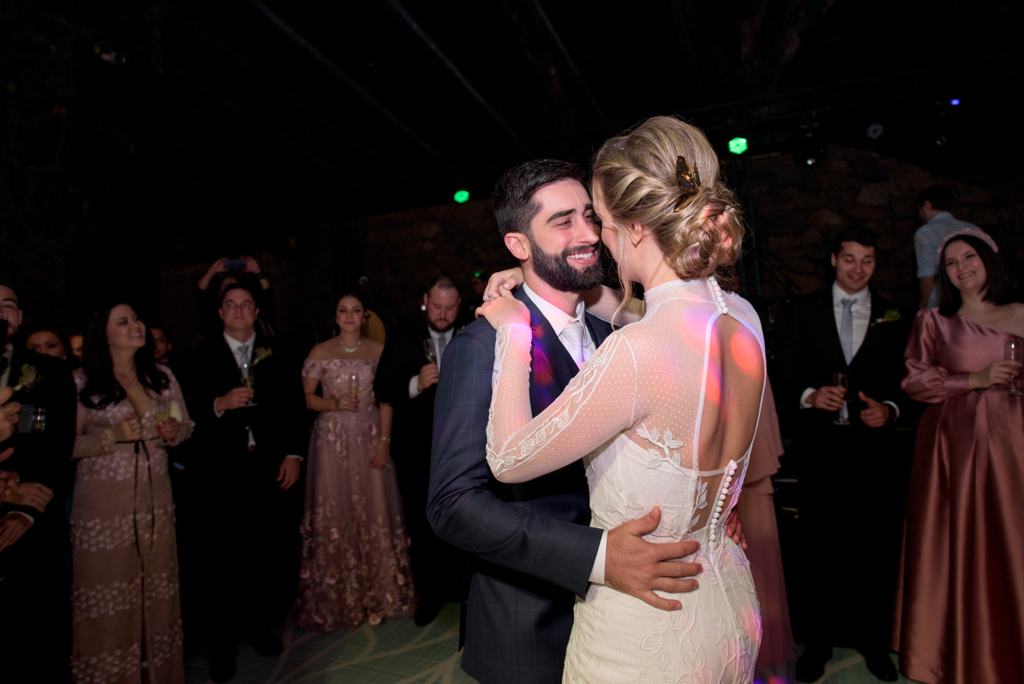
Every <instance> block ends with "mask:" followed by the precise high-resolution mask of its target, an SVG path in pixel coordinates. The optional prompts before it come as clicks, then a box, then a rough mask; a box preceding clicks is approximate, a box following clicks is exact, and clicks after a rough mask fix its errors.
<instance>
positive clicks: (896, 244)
mask: <svg viewBox="0 0 1024 684" xmlns="http://www.w3.org/2000/svg"><path fill="white" fill-rule="evenodd" d="M750 163H751V165H752V169H751V170H752V177H753V186H754V187H753V197H754V201H753V205H754V212H755V221H756V228H757V235H758V244H759V247H760V250H761V255H762V256H763V258H764V261H765V262H767V263H766V264H765V267H764V268H763V269H762V270H763V274H764V275H763V278H762V282H763V286H764V295H765V297H766V298H767V299H769V300H771V301H774V302H778V301H781V300H783V299H786V298H788V297H790V296H792V295H794V294H799V293H800V292H801V291H803V292H809V291H812V290H815V289H818V288H821V287H824V286H826V285H828V284H830V283H831V281H832V279H833V274H832V269H831V265H830V261H829V255H830V253H831V249H832V239H833V238H834V236H835V234H836V232H837V231H838V230H839V229H841V228H842V227H844V226H848V225H852V224H859V225H862V226H866V227H868V228H871V229H872V230H874V231H875V233H876V234H877V235H878V246H879V250H878V251H879V260H878V267H877V269H876V271H875V276H874V279H873V285H874V286H875V287H876V288H877V289H878V291H879V292H880V293H882V294H883V295H885V296H887V297H891V298H892V299H894V300H895V301H896V302H897V303H899V304H901V305H903V306H906V307H908V308H916V305H917V300H918V285H917V271H916V262H915V256H914V231H915V230H917V228H918V227H919V226H920V223H921V222H920V220H919V219H918V216H917V205H916V204H915V199H916V197H917V194H918V193H919V192H920V191H921V190H923V189H924V188H926V187H928V186H930V185H934V184H937V183H941V184H944V185H946V186H947V187H950V188H951V189H953V191H954V193H955V194H956V195H957V202H956V205H955V206H954V207H953V212H952V213H953V214H954V215H955V216H957V217H958V218H962V219H965V220H968V221H971V222H973V223H975V224H977V225H978V226H980V227H981V228H982V229H984V230H986V231H987V232H989V233H991V234H992V235H993V236H995V237H996V239H997V241H999V242H1001V243H1006V244H1005V245H1004V246H1005V247H1006V248H1008V249H1009V250H1010V251H1011V253H1015V254H1016V255H1018V256H1019V255H1020V253H1021V251H1022V248H1024V244H1022V240H1021V236H1022V230H1021V228H1022V225H1021V224H1022V218H1024V211H1022V210H1021V209H1022V206H1021V202H1020V198H1019V196H1018V198H1017V200H1016V201H1010V202H1008V203H1006V202H1004V206H1003V207H1002V208H1001V214H1002V215H1001V217H999V216H997V214H996V212H995V210H994V208H993V192H992V191H991V190H986V189H982V188H979V187H975V186H971V185H967V184H964V183H959V182H954V181H949V180H948V179H944V178H941V177H938V176H934V175H932V174H929V173H928V172H926V171H924V170H922V169H920V168H918V167H915V166H911V165H909V164H904V163H902V162H899V161H896V160H894V159H888V158H885V157H881V156H879V155H878V154H876V153H873V152H869V151H865V150H860V149H855V148H849V147H843V146H839V145H833V146H831V147H830V148H829V155H828V157H827V159H825V160H822V161H820V162H819V163H818V164H816V165H814V166H806V165H800V164H798V163H797V161H796V160H795V159H794V157H793V156H792V155H788V154H775V155H766V156H763V157H754V158H752V159H751V160H750ZM741 194H742V193H741ZM1002 194H1003V195H1004V196H1005V195H1006V193H1005V192H1004V193H1002ZM1018 194H1019V193H1018ZM1000 218H1001V221H1000ZM773 265H774V266H775V267H776V268H773ZM783 276H785V277H783ZM787 279H788V281H787Z"/></svg>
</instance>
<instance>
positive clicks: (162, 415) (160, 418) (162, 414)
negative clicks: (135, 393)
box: [156, 397, 171, 442]
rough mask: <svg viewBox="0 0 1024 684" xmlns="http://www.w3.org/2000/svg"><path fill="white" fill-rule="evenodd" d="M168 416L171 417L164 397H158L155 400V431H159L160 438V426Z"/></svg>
mask: <svg viewBox="0 0 1024 684" xmlns="http://www.w3.org/2000/svg"><path fill="white" fill-rule="evenodd" d="M170 417H171V407H170V405H169V404H168V403H167V400H166V399H164V398H163V397H160V398H159V399H157V400H156V431H157V432H159V433H160V437H161V438H163V437H164V431H163V430H162V429H160V426H161V425H163V424H164V423H165V422H167V420H168V419H169V418H170ZM166 441H167V439H166V438H164V442H166Z"/></svg>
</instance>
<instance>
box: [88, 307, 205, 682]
mask: <svg viewBox="0 0 1024 684" xmlns="http://www.w3.org/2000/svg"><path fill="white" fill-rule="evenodd" d="M75 384H76V385H77V387H78V390H79V393H78V424H77V432H78V436H77V438H76V439H75V449H74V453H73V456H72V458H74V459H76V460H77V463H78V468H77V472H76V474H75V496H74V502H73V504H72V508H71V539H72V556H73V564H74V580H73V585H72V609H73V619H74V621H73V651H72V656H71V668H72V674H73V677H74V680H75V681H76V682H104V684H113V683H115V682H116V683H120V682H124V683H125V684H128V683H129V682H131V683H133V684H137V683H138V682H140V681H141V682H146V683H149V684H156V683H164V682H167V683H172V684H173V683H175V682H184V681H185V674H184V660H183V656H182V632H181V611H180V607H179V600H178V558H177V550H176V548H175V542H174V505H173V503H172V501H171V484H170V480H169V479H168V475H167V452H166V450H165V447H166V446H176V445H178V444H180V443H181V442H182V441H184V440H185V439H186V438H187V437H188V436H189V435H190V434H191V433H192V428H193V423H192V421H191V420H189V417H188V412H187V410H186V408H185V401H184V399H183V398H182V395H181V388H180V387H179V386H178V382H177V380H175V378H174V375H173V374H172V373H171V371H170V369H168V368H167V367H166V366H159V365H157V364H156V362H155V361H154V360H153V338H152V336H151V335H150V334H149V332H148V331H147V329H146V326H145V324H143V322H142V321H140V320H139V317H138V316H137V315H136V314H135V311H134V310H133V309H132V307H131V306H129V305H128V304H123V303H116V304H110V305H106V306H102V307H100V308H99V309H98V310H97V312H96V313H95V315H94V316H93V318H92V321H91V323H90V324H89V328H88V330H87V332H86V336H85V349H84V363H83V367H82V368H80V369H78V370H76V371H75Z"/></svg>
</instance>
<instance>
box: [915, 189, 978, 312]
mask: <svg viewBox="0 0 1024 684" xmlns="http://www.w3.org/2000/svg"><path fill="white" fill-rule="evenodd" d="M952 206H953V191H952V190H950V189H949V188H947V187H944V186H942V185H933V186H931V187H930V188H925V189H924V190H922V191H921V192H920V193H919V194H918V196H917V215H918V216H920V217H921V220H922V221H924V225H922V226H921V227H920V228H918V229H917V232H916V233H914V252H915V253H916V254H917V278H918V282H919V283H920V285H921V302H920V304H919V306H920V308H922V309H924V308H929V309H931V308H934V307H936V306H938V305H939V291H938V288H936V287H935V276H936V275H937V274H938V272H939V267H940V265H941V264H939V245H941V244H942V241H943V240H944V239H946V236H947V235H949V234H950V233H953V232H955V231H958V230H961V229H963V228H975V229H977V228H978V227H977V226H976V225H974V224H973V223H968V222H967V221H961V220H959V219H957V218H954V217H953V215H952V214H951V213H949V210H950V208H951V207H952Z"/></svg>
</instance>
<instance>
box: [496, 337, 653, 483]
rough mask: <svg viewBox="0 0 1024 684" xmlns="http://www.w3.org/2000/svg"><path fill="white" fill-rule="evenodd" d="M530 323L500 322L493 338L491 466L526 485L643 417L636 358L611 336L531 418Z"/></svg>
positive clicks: (500, 475)
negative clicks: (549, 402)
mask: <svg viewBox="0 0 1024 684" xmlns="http://www.w3.org/2000/svg"><path fill="white" fill-rule="evenodd" d="M531 346H532V332H531V330H530V328H529V326H523V325H517V326H502V327H501V328H500V329H499V330H498V336H497V339H496V341H495V353H494V375H493V377H492V394H491V408H490V413H489V415H488V422H487V463H488V465H489V466H490V468H491V472H493V473H494V476H495V477H496V478H498V479H499V480H500V481H502V482H525V481H527V480H532V479H533V478H535V477H539V476H541V475H544V474H545V473H550V472H552V471H554V470H558V469H559V468H561V467H563V466H565V465H568V464H569V463H572V462H573V461H575V460H577V459H579V458H582V457H583V456H585V455H586V454H588V453H590V452H591V451H593V450H594V449H595V448H597V447H598V446H600V445H601V444H604V443H605V442H607V441H608V440H609V439H611V438H612V437H614V436H615V435H616V434H618V433H619V432H622V431H623V430H625V429H627V428H628V427H629V426H630V425H632V424H633V423H634V422H635V420H636V419H637V418H638V416H636V415H635V414H636V413H637V412H638V411H639V410H640V408H639V407H637V406H636V403H635V402H636V396H637V392H636V376H637V370H636V362H635V357H634V354H633V350H632V348H631V346H630V344H629V342H628V340H627V339H626V338H625V337H624V336H623V335H622V334H621V333H614V334H612V335H611V336H610V337H609V338H608V339H607V340H605V342H604V344H602V345H601V347H600V348H599V349H598V350H597V353H596V354H594V356H593V358H591V359H590V361H588V362H587V363H585V364H584V365H583V368H582V369H580V372H579V373H578V374H577V375H576V377H575V378H573V380H572V382H570V383H569V385H568V386H567V387H566V388H565V391H564V392H562V394H561V395H560V396H559V397H558V398H557V399H555V401H554V402H552V403H551V405H550V406H548V408H547V409H545V410H544V412H543V413H541V414H540V415H538V416H537V417H536V418H533V419H532V420H531V418H530V413H531V411H530V351H531Z"/></svg>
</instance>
